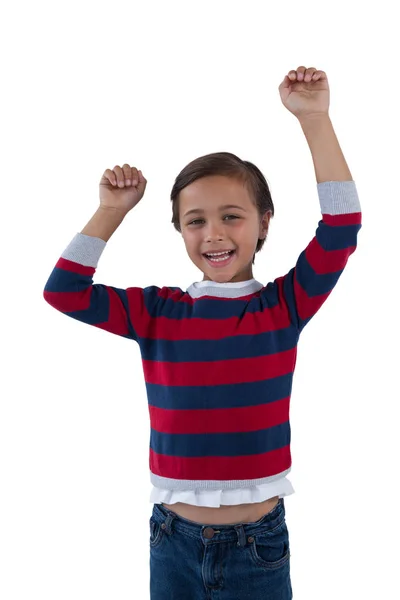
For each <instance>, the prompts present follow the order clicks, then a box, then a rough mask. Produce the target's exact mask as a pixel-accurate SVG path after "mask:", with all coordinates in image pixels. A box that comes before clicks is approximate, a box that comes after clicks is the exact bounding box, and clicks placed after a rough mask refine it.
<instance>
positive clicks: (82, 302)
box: [44, 287, 92, 313]
mask: <svg viewBox="0 0 400 600" xmlns="http://www.w3.org/2000/svg"><path fill="white" fill-rule="evenodd" d="M91 289H92V288H91V287H88V288H87V289H86V290H82V291H81V292H44V298H45V300H46V302H48V303H49V304H50V306H53V307H54V308H56V309H57V310H60V311H61V312H64V313H68V312H74V311H76V310H86V309H87V308H89V306H90V293H91Z"/></svg>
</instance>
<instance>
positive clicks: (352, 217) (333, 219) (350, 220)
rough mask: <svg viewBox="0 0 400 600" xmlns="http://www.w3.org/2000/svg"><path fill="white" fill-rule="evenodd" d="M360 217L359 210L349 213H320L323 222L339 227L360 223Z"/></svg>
mask: <svg viewBox="0 0 400 600" xmlns="http://www.w3.org/2000/svg"><path fill="white" fill-rule="evenodd" d="M361 217H362V213H361V212H355V213H349V214H347V215H328V214H325V213H322V219H323V221H324V223H326V224H327V225H332V226H333V227H341V226H342V225H360V224H361Z"/></svg>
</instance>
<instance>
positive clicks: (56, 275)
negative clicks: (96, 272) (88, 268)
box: [44, 267, 93, 292]
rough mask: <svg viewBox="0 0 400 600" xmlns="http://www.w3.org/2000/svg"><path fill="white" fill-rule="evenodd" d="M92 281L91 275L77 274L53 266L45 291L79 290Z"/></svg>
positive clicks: (88, 285)
mask: <svg viewBox="0 0 400 600" xmlns="http://www.w3.org/2000/svg"><path fill="white" fill-rule="evenodd" d="M92 282H93V277H92V276H91V275H79V274H77V273H73V272H72V271H65V270H64V269H60V268H59V267H54V269H53V271H52V272H51V274H50V277H49V279H48V280H47V283H46V285H45V288H44V289H45V291H46V292H81V291H82V290H85V289H86V288H88V287H90V286H91V284H92Z"/></svg>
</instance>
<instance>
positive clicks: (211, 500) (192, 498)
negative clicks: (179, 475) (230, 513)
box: [150, 479, 294, 507]
mask: <svg viewBox="0 0 400 600" xmlns="http://www.w3.org/2000/svg"><path fill="white" fill-rule="evenodd" d="M293 493H294V488H293V486H292V484H291V483H290V481H289V480H288V479H281V480H279V481H276V482H272V483H267V484H264V485H256V486H253V487H252V488H243V489H234V490H165V489H161V488H157V487H154V486H153V488H152V491H151V494H150V502H152V503H153V504H162V503H165V504H176V503H177V502H184V503H185V504H191V505H193V506H211V507H219V506H221V505H233V504H235V505H236V504H253V503H254V502H263V501H264V500H268V499H269V498H273V497H274V496H279V498H283V497H284V496H290V495H291V494H293Z"/></svg>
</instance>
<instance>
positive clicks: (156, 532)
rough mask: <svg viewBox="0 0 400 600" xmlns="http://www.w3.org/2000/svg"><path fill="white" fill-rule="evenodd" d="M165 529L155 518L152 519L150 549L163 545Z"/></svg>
mask: <svg viewBox="0 0 400 600" xmlns="http://www.w3.org/2000/svg"><path fill="white" fill-rule="evenodd" d="M164 533H165V532H164V529H163V527H162V526H161V525H160V524H159V523H158V521H156V520H155V519H154V518H153V517H150V547H151V548H155V547H156V546H158V545H159V544H161V542H162V539H163V537H164Z"/></svg>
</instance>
